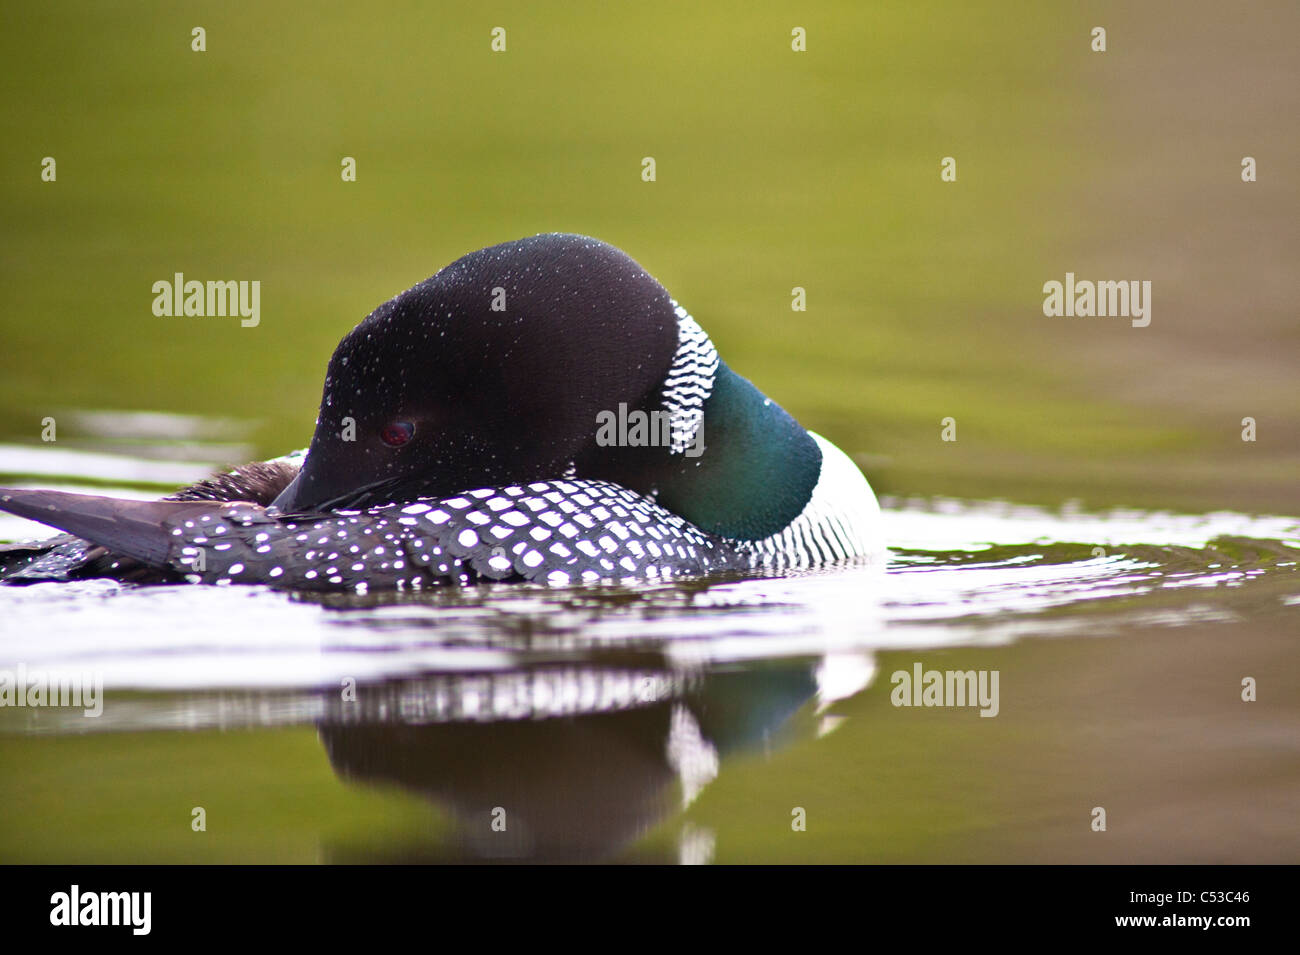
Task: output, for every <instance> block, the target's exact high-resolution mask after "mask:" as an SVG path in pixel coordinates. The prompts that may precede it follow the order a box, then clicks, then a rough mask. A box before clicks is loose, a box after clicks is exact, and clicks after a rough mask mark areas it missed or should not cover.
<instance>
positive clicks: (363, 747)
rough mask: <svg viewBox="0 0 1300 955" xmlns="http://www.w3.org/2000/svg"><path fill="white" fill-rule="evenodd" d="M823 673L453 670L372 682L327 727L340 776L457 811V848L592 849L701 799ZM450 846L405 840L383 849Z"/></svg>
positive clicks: (694, 849)
mask: <svg viewBox="0 0 1300 955" xmlns="http://www.w3.org/2000/svg"><path fill="white" fill-rule="evenodd" d="M824 670H825V664H824V662H823V663H821V664H819V662H818V661H815V660H811V661H810V660H794V661H783V662H781V663H780V664H772V665H768V666H760V667H756V668H751V669H748V670H716V671H711V672H685V671H680V670H678V671H674V670H670V669H655V668H652V667H646V668H639V667H627V666H563V667H555V668H546V667H538V668H534V669H529V670H516V671H512V672H507V673H496V674H461V675H442V676H437V677H430V678H427V679H422V680H406V681H392V682H386V683H380V684H373V685H363V686H359V687H357V689H356V698H355V701H346V700H342V699H339V700H336V701H334V702H332V703H331V704H330V705H329V706H328V707H327V711H326V715H325V716H324V718H323V719H322V720H321V722H320V723H319V730H320V736H321V739H322V741H323V743H324V745H325V748H326V751H327V752H328V754H329V759H330V763H331V764H332V766H333V767H334V770H335V771H336V772H337V773H338V774H339V776H340V777H342V778H344V779H347V780H351V781H354V782H362V783H368V784H396V785H398V786H400V787H402V788H404V789H406V790H409V791H411V792H413V793H415V794H417V795H418V796H420V797H422V798H426V799H429V800H430V801H432V802H434V803H436V804H437V805H438V806H439V807H440V808H442V809H444V810H445V811H447V812H448V813H449V814H450V815H451V816H452V817H453V819H454V821H455V825H456V835H457V842H458V847H453V848H451V849H450V852H451V853H453V854H458V856H459V857H469V858H481V859H498V860H499V859H517V860H527V861H545V860H556V861H595V860H601V859H607V858H609V857H610V856H612V855H614V854H615V853H617V852H618V851H619V850H620V849H622V848H624V847H626V846H628V845H629V844H631V843H632V842H634V841H635V840H636V839H638V838H639V837H640V836H643V835H644V834H645V833H646V832H647V831H648V830H649V829H651V828H652V827H653V826H655V825H656V824H658V823H660V822H662V821H663V820H665V819H666V818H667V817H669V816H670V815H671V813H672V812H674V811H675V810H677V809H680V808H682V807H683V805H686V804H689V803H690V802H691V801H692V800H693V799H694V798H695V796H696V795H698V794H699V792H700V791H701V790H702V789H703V788H704V787H705V786H707V785H708V784H709V783H710V782H711V781H712V780H713V778H714V777H715V776H716V775H717V773H718V769H719V762H720V760H721V759H722V758H724V757H726V756H728V755H729V754H732V753H735V752H740V751H744V750H747V749H755V748H758V747H762V746H765V745H767V744H769V743H770V742H772V741H774V740H776V739H778V738H780V735H781V730H782V728H783V727H785V726H786V724H787V723H788V722H789V721H790V718H791V716H792V715H793V714H794V713H795V712H796V711H798V710H799V709H800V708H801V707H802V706H804V705H805V704H806V703H808V702H809V701H810V700H812V699H813V698H814V697H815V696H817V695H818V691H819V681H818V676H819V673H822V672H824ZM828 702H830V701H829V700H827V699H826V697H825V694H824V693H823V694H822V703H821V705H822V706H824V705H826V704H827V703H828ZM702 835H703V844H704V849H703V853H702V857H701V855H700V853H701V849H700V842H701V836H702ZM448 852H449V849H448V848H446V847H441V846H437V845H432V846H429V847H428V848H427V849H426V850H423V851H421V850H418V849H417V850H411V849H410V848H409V847H406V848H402V849H395V850H394V853H395V854H394V855H393V856H392V857H390V858H387V859H386V860H384V859H380V860H378V861H394V862H399V861H428V860H429V859H437V858H439V857H446V856H447V854H448ZM680 852H681V855H682V859H683V861H709V860H708V854H709V850H708V836H707V834H701V833H699V832H694V831H692V830H686V831H685V832H684V833H683V840H682V845H681V846H680ZM380 854H381V855H382V850H380ZM693 856H694V858H693ZM373 857H374V852H373V851H372V850H367V858H368V859H369V860H370V861H376V860H374V858H373ZM337 861H347V860H346V859H340V860H337Z"/></svg>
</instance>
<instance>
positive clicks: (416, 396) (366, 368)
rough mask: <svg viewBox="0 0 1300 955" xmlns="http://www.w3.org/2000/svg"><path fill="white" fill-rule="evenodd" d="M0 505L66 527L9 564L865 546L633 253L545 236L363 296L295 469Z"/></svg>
mask: <svg viewBox="0 0 1300 955" xmlns="http://www.w3.org/2000/svg"><path fill="white" fill-rule="evenodd" d="M615 420H617V422H618V427H617V428H614V427H611V423H612V422H614V421H615ZM629 421H632V422H638V421H649V422H652V423H653V422H662V423H663V427H662V428H661V429H660V428H656V427H654V426H651V427H649V428H642V427H639V426H634V427H631V428H629V427H628V422H629ZM0 509H2V510H6V511H10V512H11V513H14V514H17V515H19V516H22V517H27V518H30V519H33V520H37V521H41V522H43V523H46V524H49V525H51V526H53V527H57V528H61V529H63V530H65V531H68V532H69V533H70V534H73V535H76V536H75V537H73V538H68V537H62V538H55V539H54V540H53V541H51V542H49V546H48V547H47V548H46V550H45V551H42V550H41V549H40V545H28V544H24V545H9V546H8V547H0V579H2V580H4V581H5V582H9V583H29V582H32V581H34V580H65V579H73V578H77V577H85V576H110V577H118V578H120V579H128V580H140V581H151V580H159V581H165V580H187V581H191V582H196V583H227V582H229V583H262V584H270V585H273V586H279V587H292V588H302V589H318V590H322V589H323V590H367V589H391V588H398V587H420V586H425V585H428V584H435V583H443V582H450V583H464V582H467V581H470V580H477V579H482V578H487V579H498V580H504V579H519V580H531V581H542V582H548V583H553V584H566V583H570V582H580V581H584V580H609V579H614V580H620V579H628V578H631V579H662V578H665V577H672V576H679V575H684V574H703V573H711V572H715V571H723V570H751V569H771V570H782V569H787V568H803V567H815V566H821V565H825V564H829V563H833V562H837V561H847V560H855V559H860V558H873V557H875V556H877V555H878V554H879V553H880V550H881V547H882V541H881V535H880V520H879V507H878V505H877V503H876V499H875V495H874V494H873V492H872V490H871V487H870V485H869V484H868V483H867V481H866V479H865V478H864V477H863V476H862V474H861V472H860V471H859V470H858V468H857V466H856V465H854V464H853V462H852V461H851V460H850V459H849V458H848V457H847V456H846V455H845V454H844V453H843V452H842V451H840V450H839V449H838V448H836V447H835V446H834V445H833V444H831V443H830V442H829V441H827V440H826V439H824V438H822V437H820V436H819V435H815V434H813V433H811V432H809V431H806V430H805V429H804V428H803V427H801V426H800V425H799V424H798V423H797V422H796V421H795V420H794V419H793V418H792V417H790V415H789V414H787V413H786V412H785V411H784V410H783V409H782V408H781V407H780V406H779V405H777V404H776V403H775V402H774V401H772V400H771V399H770V398H768V397H766V396H765V395H763V394H762V392H760V391H759V390H758V389H757V388H755V387H754V386H753V385H752V384H751V383H750V382H748V381H747V380H745V379H744V378H742V377H741V376H739V375H737V374H736V373H735V372H733V371H732V370H731V369H730V368H728V367H727V365H726V364H725V362H723V361H722V360H721V358H720V357H719V356H718V353H717V350H716V349H715V348H714V346H713V343H712V341H711V340H710V339H709V337H708V335H707V334H706V333H705V332H704V331H703V329H702V328H701V327H700V326H699V325H698V324H697V323H696V322H695V320H694V319H693V318H692V317H691V316H690V314H689V313H688V312H687V311H686V310H685V309H684V308H682V307H681V306H680V305H678V304H677V302H675V301H674V300H673V299H672V298H671V297H670V296H669V294H668V292H667V291H666V290H665V289H664V288H663V287H662V286H661V285H660V284H659V283H658V282H656V281H655V280H654V279H653V278H651V277H650V275H649V274H647V273H646V271H645V270H644V269H642V268H641V266H640V265H638V264H637V263H636V262H635V261H633V260H632V259H631V258H629V257H628V256H627V255H625V254H624V253H623V252H621V251H619V250H618V249H616V248H614V247H613V246H610V245H607V244H605V243H603V242H599V241H597V240H595V239H590V238H587V237H585V236H576V235H565V234H548V235H540V236H533V237H531V238H526V239H521V240H518V241H515V242H509V243H505V244H503V245H498V246H492V247H490V248H487V249H482V250H480V251H478V252H473V253H471V254H469V255H467V256H464V257H463V258H461V259H458V260H457V261H455V262H453V263H452V264H451V265H448V266H447V267H446V268H444V269H442V270H441V271H440V272H438V273H437V274H436V275H434V276H433V277H432V278H430V279H427V280H426V281H424V282H421V283H420V284H419V285H416V286H415V287H413V288H411V289H408V290H407V291H406V292H403V293H402V294H401V295H398V296H397V297H396V298H394V299H392V300H390V301H389V302H386V303H385V304H383V305H381V306H380V307H379V308H377V309H376V310H375V311H374V312H372V313H371V314H370V315H369V316H368V317H367V318H366V319H365V320H363V321H362V322H361V323H360V324H359V325H358V326H357V327H356V328H355V329H353V330H352V332H350V333H349V334H348V335H347V336H346V337H345V338H344V339H343V340H342V342H341V343H340V344H339V346H338V348H337V349H336V350H335V352H334V355H333V357H332V358H331V359H330V362H329V367H328V369H327V372H326V377H325V386H324V392H323V395H322V400H321V406H320V412H319V415H318V418H317V425H316V431H315V434H314V435H313V437H312V441H311V445H310V447H309V448H308V449H307V453H306V457H305V458H303V459H301V465H300V466H299V461H298V460H293V459H277V460H276V461H274V462H265V463H259V464H253V465H247V466H245V467H244V468H240V469H237V470H236V471H234V472H231V474H230V475H223V476H220V477H218V478H214V479H212V480H210V481H208V482H201V483H200V485H196V486H194V487H192V488H188V489H185V490H184V491H182V492H180V493H178V494H177V495H173V497H172V499H165V500H162V501H143V502H142V501H124V500H118V499H113V498H105V497H97V496H92V495H81V494H67V493H62V492H57V491H38V490H0Z"/></svg>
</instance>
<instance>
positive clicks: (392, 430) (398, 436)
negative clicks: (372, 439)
mask: <svg viewBox="0 0 1300 955" xmlns="http://www.w3.org/2000/svg"><path fill="white" fill-rule="evenodd" d="M414 436H415V425H413V424H411V423H410V422H409V421H394V422H392V423H391V424H386V425H384V428H383V430H382V431H380V432H379V437H380V439H381V440H382V441H383V442H384V444H386V445H388V446H389V447H390V448H400V447H401V446H402V445H404V444H406V442H408V441H410V440H411V438H413V437H414Z"/></svg>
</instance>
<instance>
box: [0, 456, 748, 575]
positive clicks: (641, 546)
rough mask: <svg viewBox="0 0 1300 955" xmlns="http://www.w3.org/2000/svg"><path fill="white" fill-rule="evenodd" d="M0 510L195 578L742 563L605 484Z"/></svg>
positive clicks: (92, 500)
mask: <svg viewBox="0 0 1300 955" xmlns="http://www.w3.org/2000/svg"><path fill="white" fill-rule="evenodd" d="M0 509H3V510H6V511H9V512H11V513H14V514H17V515H19V516H21V517H27V518H30V519H32V520H37V521H41V522H42V523H45V524H49V525H51V526H54V527H58V528H61V529H63V530H66V531H69V532H71V533H73V534H76V535H78V536H80V537H84V538H86V539H88V540H91V541H94V542H95V543H97V544H100V545H102V546H103V547H105V548H106V549H108V550H109V551H111V552H113V553H114V554H121V555H124V556H128V557H131V558H134V559H136V560H139V561H142V562H144V563H146V564H149V565H150V566H153V567H156V568H158V569H160V570H171V571H174V572H178V573H182V574H184V575H185V576H186V579H188V580H190V581H193V582H195V583H199V582H202V583H263V584H270V585H272V586H276V587H285V588H292V589H308V590H353V589H392V588H400V587H406V586H410V587H419V586H423V585H424V584H426V583H441V582H462V583H463V582H468V581H469V580H473V579H477V578H488V579H493V580H503V579H507V578H514V579H519V578H522V579H524V580H531V581H539V582H542V581H544V582H547V583H551V584H568V583H576V582H578V581H584V580H587V581H590V580H610V579H613V580H620V579H628V578H632V579H656V578H662V577H671V576H676V575H679V574H700V573H708V572H711V571H718V570H732V569H740V568H742V567H748V566H749V561H748V559H746V558H742V557H741V556H740V555H738V554H737V553H736V551H735V549H734V548H733V547H732V546H730V545H729V544H728V543H727V542H726V541H723V540H722V539H720V538H717V537H714V536H712V535H710V534H707V533H705V532H704V531H702V530H700V529H699V528H698V527H696V526H695V525H693V524H691V523H689V522H688V521H686V520H684V519H683V518H681V517H679V516H677V515H676V514H673V513H672V512H671V511H668V510H666V509H665V508H663V507H661V506H659V505H658V504H657V503H655V502H654V501H653V500H651V499H650V498H648V497H646V496H644V495H642V494H638V493H637V492H635V491H631V490H629V489H627V488H625V487H622V486H620V485H617V484H612V483H609V482H606V481H587V480H559V481H541V482H536V483H532V484H526V485H510V486H505V487H497V488H480V489H476V490H472V491H467V492H465V493H463V494H459V495H456V496H454V497H446V498H436V499H427V500H419V501H415V502H412V503H410V504H392V505H386V506H384V507H377V508H371V509H369V510H365V511H338V512H334V513H330V514H321V515H281V514H279V513H278V512H275V511H268V510H267V509H265V508H263V507H261V506H259V505H254V504H249V503H239V502H237V503H211V502H201V501H125V500H120V499H117V498H108V497H96V496H93V495H86V494H70V493H65V492H61V491H19V490H3V489H0Z"/></svg>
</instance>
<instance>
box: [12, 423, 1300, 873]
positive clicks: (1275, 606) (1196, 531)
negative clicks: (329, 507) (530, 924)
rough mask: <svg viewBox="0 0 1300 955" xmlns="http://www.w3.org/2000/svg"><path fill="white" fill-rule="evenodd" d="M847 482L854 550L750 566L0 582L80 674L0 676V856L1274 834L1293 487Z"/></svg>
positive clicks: (850, 855) (28, 650)
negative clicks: (877, 536)
mask: <svg viewBox="0 0 1300 955" xmlns="http://www.w3.org/2000/svg"><path fill="white" fill-rule="evenodd" d="M200 450H201V449H200ZM43 451H44V449H42V451H41V452H37V451H34V450H33V449H30V448H26V449H24V448H19V447H14V446H10V447H7V448H0V471H8V472H9V473H10V474H11V475H12V474H15V473H22V474H24V475H27V477H26V478H25V479H24V480H23V481H22V482H21V483H25V484H29V485H33V486H35V485H51V484H52V483H54V482H56V481H57V482H58V484H59V486H62V487H70V488H71V487H79V486H80V487H83V488H84V485H78V481H79V480H80V479H81V476H82V475H84V474H94V475H96V476H98V477H100V478H102V477H103V475H104V474H105V473H108V474H110V475H114V476H115V479H116V480H119V481H122V482H130V481H135V480H138V479H139V476H140V475H141V474H145V473H149V472H150V471H151V469H152V470H153V472H154V473H155V474H156V473H157V470H156V469H157V467H158V466H159V465H158V462H157V461H156V460H150V459H148V458H144V457H135V456H131V455H121V454H116V455H113V456H112V457H111V459H108V460H111V462H112V467H111V469H109V470H108V471H107V472H106V470H105V462H106V459H103V458H98V457H94V456H86V455H82V454H80V453H78V452H60V454H61V455H62V456H61V457H59V458H58V459H57V460H56V459H55V457H54V456H52V455H49V456H42V457H40V458H39V459H38V460H39V461H40V464H39V465H37V464H34V463H33V460H34V456H35V455H38V454H41V453H42V452H43ZM203 467H204V465H203V464H202V463H201V462H197V463H196V462H191V463H186V462H184V461H174V462H171V463H170V464H169V465H168V468H169V472H168V474H169V479H175V480H177V481H180V480H184V479H185V477H186V476H187V475H188V474H189V472H190V471H192V470H198V471H200V472H202V470H203ZM40 469H45V471H46V473H40V474H38V475H37V476H35V477H33V476H31V475H33V472H34V471H37V470H40ZM51 471H58V472H60V473H57V474H56V473H49V472H51ZM173 472H174V473H173ZM11 480H12V479H11ZM98 489H99V490H100V491H102V492H103V493H117V494H124V495H130V496H138V497H148V496H154V495H155V494H156V493H158V492H157V491H156V490H153V489H142V488H141V487H140V486H139V485H137V484H128V483H123V484H121V485H120V486H117V487H109V488H104V487H103V486H102V484H101V485H99V487H98ZM882 503H883V506H884V514H885V522H884V527H885V532H886V537H887V542H888V545H889V552H888V561H887V564H886V565H885V566H864V567H846V568H839V569H832V570H827V571H821V572H813V573H803V574H796V575H789V576H782V577H776V578H770V577H769V578H761V577H735V576H732V577H728V578H722V579H703V580H694V581H676V582H673V583H670V584H665V583H655V584H645V585H640V586H626V585H623V586H595V587H573V588H564V589H553V588H549V587H543V586H533V585H526V586H519V585H501V584H492V585H483V586H476V587H471V588H466V589H459V588H447V589H443V590H438V591H433V592H425V593H421V594H402V595H395V594H388V595H369V596H365V597H353V596H319V595H317V596H300V595H291V594H285V593H278V592H274V591H270V590H267V589H264V588H261V587H195V586H185V585H180V586H133V585H124V584H119V583H115V582H111V581H102V580H93V581H84V582H78V583H73V584H38V585H33V586H27V587H3V588H0V673H2V672H4V671H6V670H8V671H13V672H16V671H17V668H19V667H23V668H25V670H26V672H27V673H29V674H30V673H44V674H50V675H56V676H57V675H65V676H74V675H82V674H85V675H87V678H88V679H92V678H93V680H102V685H103V688H104V698H103V704H102V713H100V714H99V715H97V716H86V715H85V714H84V712H83V710H82V709H79V708H75V707H42V708H37V707H3V708H0V758H2V760H3V765H4V767H5V771H4V773H3V777H4V778H3V781H0V798H2V799H3V800H4V802H5V804H6V805H7V806H9V807H11V808H10V810H9V811H7V812H6V814H5V815H4V819H3V821H0V859H4V860H6V861H20V860H23V861H68V862H80V861H106V860H113V861H186V860H195V861H237V860H253V859H258V860H269V861H313V860H328V861H369V860H375V861H405V860H428V859H435V860H443V859H456V860H477V859H500V860H518V859H524V860H530V859H531V860H538V859H542V860H544V859H575V858H576V859H591V860H594V859H615V860H618V859H623V860H629V861H632V860H651V861H682V862H708V861H715V860H716V861H779V860H783V859H797V860H803V861H900V860H918V861H945V860H953V861H972V860H983V861H1011V860H1036V861H1144V860H1147V859H1153V858H1159V859H1162V860H1167V861H1177V860H1185V861H1260V860H1264V859H1275V858H1278V859H1288V860H1290V861H1294V858H1295V856H1296V848H1297V835H1296V827H1295V825H1294V818H1295V816H1294V810H1295V808H1296V802H1297V795H1296V794H1297V789H1296V785H1295V783H1296V776H1297V771H1298V770H1297V767H1298V765H1300V760H1297V756H1298V755H1300V732H1298V729H1300V722H1298V721H1297V720H1296V714H1297V706H1298V704H1300V694H1298V693H1297V683H1296V663H1295V660H1296V656H1295V653H1294V645H1295V639H1296V635H1297V627H1296V621H1297V616H1296V614H1297V611H1300V574H1298V573H1297V568H1298V567H1300V563H1298V561H1300V519H1297V518H1294V517H1285V516H1277V517H1267V516H1248V515H1243V514H1236V513H1229V512H1221V513H1213V514H1202V515H1185V514H1173V513H1155V512H1142V511H1132V510H1126V511H1111V512H1106V513H1087V512H1084V511H1081V510H1079V509H1077V508H1071V507H1068V506H1067V507H1065V508H1062V509H1059V510H1048V509H1043V508H1036V507H1026V506H1017V505H1015V504H1011V503H1006V502H1000V501H961V500H952V499H937V500H936V499H911V500H900V499H885V500H883V502H882ZM33 534H37V535H38V536H43V535H41V534H40V531H39V528H38V527H37V526H36V525H31V524H27V523H26V522H23V521H20V520H18V519H15V518H9V517H7V516H6V517H4V518H0V539H3V540H14V539H19V538H23V537H26V536H32V535H33ZM917 668H919V669H917ZM929 670H938V671H940V672H942V673H946V672H948V671H954V672H962V673H964V672H967V671H974V672H975V673H976V674H979V673H983V674H985V675H987V674H990V673H992V672H993V671H996V673H997V682H996V683H994V684H993V687H994V688H996V695H995V698H994V699H992V700H988V699H985V700H984V701H983V702H982V703H980V702H979V701H977V700H968V701H966V705H958V706H924V705H922V706H898V705H895V702H896V694H895V690H896V687H899V686H900V685H902V684H903V675H904V674H905V675H906V676H907V677H908V678H909V679H910V678H911V677H912V676H913V675H914V674H915V673H918V672H919V673H924V672H925V671H929ZM1244 680H1248V681H1251V682H1252V684H1253V685H1254V686H1256V687H1257V691H1256V692H1257V693H1258V698H1257V699H1256V700H1255V701H1254V702H1247V701H1245V700H1243V698H1242V697H1243V692H1244V691H1243V681H1244ZM909 685H910V684H909ZM979 685H980V686H981V687H982V688H984V689H985V690H987V689H988V688H989V684H988V682H987V681H985V682H984V683H981V684H979ZM900 692H901V691H900ZM917 692H918V693H919V689H918V690H917ZM919 700H920V697H919V696H918V697H916V698H915V701H919ZM948 702H952V701H951V700H949V701H948ZM981 710H983V711H984V712H985V716H981V715H980V713H981ZM986 717H991V718H986ZM70 780H72V781H75V784H74V785H71V786H70V784H69V781H70ZM1098 807H1100V808H1103V809H1104V810H1105V812H1106V814H1107V817H1108V825H1107V828H1106V830H1105V831H1098V830H1096V829H1095V828H1094V827H1093V820H1094V819H1095V818H1096V812H1095V810H1096V809H1097V808H1098ZM198 808H202V809H203V819H204V828H202V829H197V830H196V828H195V823H194V821H193V820H194V819H195V818H197V817H196V816H195V810H196V809H198ZM1274 817H1276V820H1277V821H1278V825H1280V826H1282V828H1281V829H1278V828H1276V827H1273V826H1270V819H1273V818H1274ZM800 826H802V827H803V828H800ZM32 833H40V834H41V839H40V840H34V839H32V838H31V834H32Z"/></svg>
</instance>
